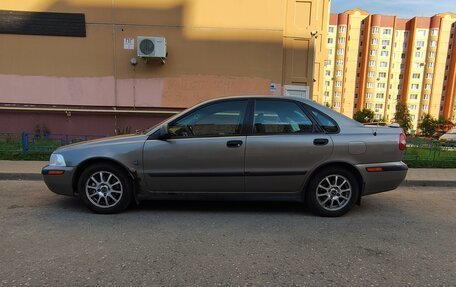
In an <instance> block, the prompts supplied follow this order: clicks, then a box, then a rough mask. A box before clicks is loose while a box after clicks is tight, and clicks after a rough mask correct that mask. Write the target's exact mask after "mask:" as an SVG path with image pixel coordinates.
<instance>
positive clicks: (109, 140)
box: [56, 134, 148, 152]
mask: <svg viewBox="0 0 456 287" xmlns="http://www.w3.org/2000/svg"><path fill="white" fill-rule="evenodd" d="M147 137H148V136H147V135H144V134H141V135H138V134H128V135H119V136H112V137H105V138H99V139H94V140H88V141H82V142H78V143H73V144H69V145H65V146H61V147H59V148H58V149H57V150H56V152H62V151H69V150H74V149H80V148H89V147H91V146H101V145H112V144H122V143H127V142H131V141H138V140H144V141H145V140H146V139H147Z"/></svg>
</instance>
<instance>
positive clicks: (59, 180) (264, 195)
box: [42, 96, 407, 216]
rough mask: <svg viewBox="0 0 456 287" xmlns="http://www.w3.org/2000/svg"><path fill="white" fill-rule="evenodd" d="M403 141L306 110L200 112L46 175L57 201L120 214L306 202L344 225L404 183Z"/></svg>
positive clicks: (81, 155) (288, 106)
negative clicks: (181, 204)
mask: <svg viewBox="0 0 456 287" xmlns="http://www.w3.org/2000/svg"><path fill="white" fill-rule="evenodd" d="M405 144H406V142H405V135H404V134H403V131H402V129H401V128H398V127H394V126H364V125H362V124H360V123H358V122H356V121H354V120H352V119H350V118H348V117H346V116H344V115H341V114H339V113H337V112H335V111H333V110H331V109H329V108H326V107H324V106H322V105H320V104H317V103H315V102H313V101H311V100H306V99H300V98H292V97H271V96H246V97H231V98H222V99H216V100H211V101H207V102H204V103H202V104H199V105H197V106H195V107H193V108H190V109H188V110H186V111H183V112H182V113H180V114H178V115H176V116H174V117H172V118H170V119H168V120H166V121H164V122H163V123H160V124H158V125H156V126H155V127H153V128H151V129H149V130H148V131H146V132H144V133H142V134H136V135H125V136H116V137H109V138H103V139H98V140H93V141H87V142H82V143H77V144H72V145H68V146H64V147H61V148H59V149H57V150H56V151H55V152H54V153H53V154H52V155H51V158H50V162H49V165H47V166H45V167H44V168H43V170H42V174H43V177H44V181H45V182H46V184H47V186H48V187H49V189H51V190H52V191H53V192H55V193H58V194H63V195H70V196H79V197H80V198H81V199H82V201H83V202H84V203H85V204H86V205H87V206H88V207H89V208H90V209H91V210H92V211H94V212H97V213H116V212H120V211H123V210H125V209H126V208H127V207H128V206H129V205H130V204H131V203H132V202H136V203H139V202H140V201H142V200H146V199H211V200H217V199H223V200H291V201H302V202H304V203H305V204H306V205H307V206H308V208H309V209H310V210H312V211H313V212H314V213H316V214H319V215H322V216H341V215H343V214H345V213H346V212H347V211H349V210H350V209H351V208H352V207H353V206H354V205H355V204H356V203H360V202H361V197H362V196H365V195H369V194H373V193H378V192H382V191H387V190H392V189H395V188H396V187H397V186H398V185H399V184H400V183H401V182H402V180H403V179H404V178H405V176H406V174H407V165H406V164H404V163H403V162H402V161H401V160H402V157H403V153H404V149H405Z"/></svg>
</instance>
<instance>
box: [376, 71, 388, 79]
mask: <svg viewBox="0 0 456 287" xmlns="http://www.w3.org/2000/svg"><path fill="white" fill-rule="evenodd" d="M378 77H379V78H386V73H385V72H380V73H378Z"/></svg>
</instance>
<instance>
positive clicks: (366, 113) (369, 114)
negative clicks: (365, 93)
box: [353, 109, 374, 123]
mask: <svg viewBox="0 0 456 287" xmlns="http://www.w3.org/2000/svg"><path fill="white" fill-rule="evenodd" d="M353 119H354V120H355V121H358V122H360V123H371V122H373V121H374V112H373V111H371V110H369V109H363V110H361V111H357V112H356V113H355V115H354V116H353Z"/></svg>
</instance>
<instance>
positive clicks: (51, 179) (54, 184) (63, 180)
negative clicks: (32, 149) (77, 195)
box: [41, 165, 75, 196]
mask: <svg viewBox="0 0 456 287" xmlns="http://www.w3.org/2000/svg"><path fill="white" fill-rule="evenodd" d="M74 170H75V168H74V167H68V166H52V167H51V166H49V165H46V166H45V167H43V169H42V170H41V174H42V175H43V179H44V182H45V183H46V185H47V187H48V188H49V189H50V190H51V191H52V192H55V193H57V194H62V195H70V196H74V190H73V174H74ZM50 171H63V174H59V175H56V174H53V175H51V174H49V172H50Z"/></svg>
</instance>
